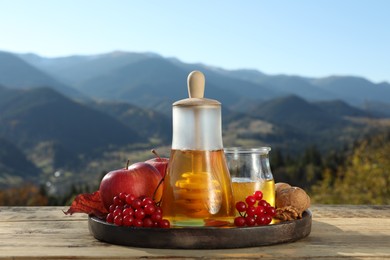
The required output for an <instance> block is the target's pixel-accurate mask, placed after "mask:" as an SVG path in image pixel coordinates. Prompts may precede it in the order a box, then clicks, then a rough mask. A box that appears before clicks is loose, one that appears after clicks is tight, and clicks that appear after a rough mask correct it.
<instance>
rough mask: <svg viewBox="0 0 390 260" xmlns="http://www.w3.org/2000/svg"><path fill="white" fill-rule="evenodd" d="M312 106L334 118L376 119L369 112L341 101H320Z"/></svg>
mask: <svg viewBox="0 0 390 260" xmlns="http://www.w3.org/2000/svg"><path fill="white" fill-rule="evenodd" d="M314 104H315V105H316V106H318V107H320V108H321V109H322V110H324V111H326V112H327V113H329V114H332V115H334V116H340V117H344V116H352V117H373V116H374V117H377V115H374V114H372V113H371V112H369V111H364V110H362V109H358V108H356V107H353V106H350V105H348V104H347V103H345V102H344V101H341V100H333V101H321V102H315V103H314Z"/></svg>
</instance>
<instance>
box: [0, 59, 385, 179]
mask: <svg viewBox="0 0 390 260" xmlns="http://www.w3.org/2000/svg"><path fill="white" fill-rule="evenodd" d="M192 70H201V71H202V72H204V74H205V76H206V91H205V96H206V97H207V98H213V99H217V100H219V101H221V102H222V105H223V106H222V115H223V130H224V143H225V145H226V146H231V145H235V146H236V145H242V146H255V145H271V146H273V147H280V148H283V149H286V150H289V151H290V152H299V150H301V149H302V148H303V147H305V146H306V145H308V144H311V143H315V144H317V145H319V146H321V147H322V148H323V149H331V148H334V147H338V146H340V145H341V144H343V143H345V142H347V141H353V139H354V138H355V137H356V136H358V135H361V134H363V133H365V131H366V128H367V126H366V125H364V124H362V123H356V122H355V121H353V120H350V119H351V118H371V119H377V118H386V117H390V110H389V108H390V101H389V100H390V99H389V97H390V85H389V84H388V83H386V82H383V83H378V84H376V83H373V82H370V81H368V80H366V79H364V78H359V77H350V76H345V77H341V76H332V77H327V78H318V79H314V78H308V77H302V76H288V75H266V74H264V73H262V72H260V71H256V70H233V71H229V70H224V69H222V68H215V67H211V66H207V65H204V64H186V63H183V62H181V61H179V60H177V59H174V58H164V57H162V56H160V55H158V54H154V53H128V52H112V53H107V54H100V55H91V56H69V57H62V58H45V57H41V56H38V55H35V54H14V53H8V52H0V125H1V128H0V186H1V185H2V184H3V185H5V183H7V182H9V176H15V177H17V178H22V179H24V178H26V176H35V177H37V176H40V175H42V173H44V172H46V173H47V172H52V171H54V170H55V169H58V168H62V169H64V168H65V169H67V170H70V171H73V172H75V170H76V169H77V170H80V171H82V169H83V167H84V166H85V164H87V163H88V161H89V159H90V158H94V159H96V158H97V159H99V158H103V157H102V156H103V155H105V156H106V157H107V153H108V152H109V151H116V150H121V149H125V150H126V151H131V150H134V149H136V147H144V146H145V144H149V146H153V145H165V146H169V145H170V142H171V137H172V123H171V106H172V103H173V102H174V101H176V100H179V99H183V98H186V96H187V95H188V94H187V89H186V78H187V75H188V73H189V72H190V71H192ZM146 146H148V145H146ZM10 158H14V160H15V161H20V162H22V165H24V166H23V167H22V166H20V167H19V166H16V165H17V164H16V163H15V162H14V160H11V159H10ZM5 176H6V177H7V178H6V177H5ZM1 180H3V181H1Z"/></svg>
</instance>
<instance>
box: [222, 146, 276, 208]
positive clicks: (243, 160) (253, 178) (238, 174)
mask: <svg viewBox="0 0 390 260" xmlns="http://www.w3.org/2000/svg"><path fill="white" fill-rule="evenodd" d="M270 151H271V148H270V147H259V148H241V147H233V148H225V149H224V152H225V156H226V161H227V165H228V169H229V172H230V176H231V181H232V189H233V197H234V201H235V203H236V202H238V201H245V198H246V197H247V196H248V195H252V194H253V193H254V192H255V191H258V190H260V191H262V192H263V199H264V200H266V201H267V202H268V203H269V204H270V205H271V206H273V207H275V182H274V178H273V175H272V172H271V167H270V163H269V152H270Z"/></svg>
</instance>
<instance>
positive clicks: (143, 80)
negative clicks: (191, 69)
mask: <svg viewBox="0 0 390 260" xmlns="http://www.w3.org/2000/svg"><path fill="white" fill-rule="evenodd" d="M187 76H188V73H187V72H186V71H185V70H183V69H181V68H179V67H177V66H175V65H174V64H172V63H171V62H169V61H167V60H165V59H162V58H149V59H146V60H142V61H139V62H136V63H133V64H129V65H127V66H124V67H122V68H120V69H118V70H115V71H112V72H110V73H107V74H105V75H101V76H100V77H95V78H93V79H91V80H88V81H86V82H84V83H83V84H81V86H80V91H83V92H84V93H85V94H88V95H91V96H94V97H96V98H99V99H105V100H109V99H111V100H119V101H127V102H130V103H132V104H135V105H137V106H140V107H144V108H145V107H146V108H152V109H154V110H158V111H162V112H164V113H165V114H167V115H170V114H171V109H172V103H173V102H174V101H177V100H179V99H183V98H187V97H188V92H187ZM205 97H208V98H215V97H217V98H218V99H219V100H221V101H223V102H224V103H225V104H227V105H228V104H230V103H233V102H235V100H237V94H236V93H233V92H231V91H228V90H223V88H222V87H218V86H216V85H214V83H213V82H211V81H209V80H206V90H205Z"/></svg>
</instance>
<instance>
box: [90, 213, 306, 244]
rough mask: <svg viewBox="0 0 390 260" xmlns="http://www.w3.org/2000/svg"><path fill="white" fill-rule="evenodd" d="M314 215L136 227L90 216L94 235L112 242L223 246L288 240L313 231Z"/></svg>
mask: <svg viewBox="0 0 390 260" xmlns="http://www.w3.org/2000/svg"><path fill="white" fill-rule="evenodd" d="M311 223H312V214H311V212H310V211H309V210H306V211H305V212H304V213H303V217H302V219H297V220H292V221H285V222H281V223H277V224H273V225H267V226H254V227H226V228H221V227H184V228H167V229H163V228H137V227H123V226H121V227H119V226H115V225H113V224H109V223H107V222H105V221H102V220H100V219H98V218H96V217H89V218H88V227H89V230H90V232H91V234H92V235H93V236H94V237H95V238H96V239H98V240H100V241H103V242H107V243H110V244H116V245H124V246H133V247H148V248H171V249H222V248H241V247H257V246H265V245H273V244H280V243H288V242H293V241H296V240H299V239H301V238H304V237H306V236H308V235H309V234H310V231H311Z"/></svg>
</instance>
